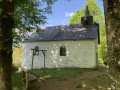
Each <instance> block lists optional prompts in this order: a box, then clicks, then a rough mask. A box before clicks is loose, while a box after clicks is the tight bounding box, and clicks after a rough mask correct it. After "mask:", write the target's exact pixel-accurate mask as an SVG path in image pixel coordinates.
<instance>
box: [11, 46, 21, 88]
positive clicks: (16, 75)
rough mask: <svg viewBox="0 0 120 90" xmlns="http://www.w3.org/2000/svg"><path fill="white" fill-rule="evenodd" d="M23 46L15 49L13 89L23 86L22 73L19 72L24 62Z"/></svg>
mask: <svg viewBox="0 0 120 90" xmlns="http://www.w3.org/2000/svg"><path fill="white" fill-rule="evenodd" d="M22 52H23V46H22V47H19V48H14V49H13V65H12V86H13V90H14V89H15V90H16V89H17V90H18V87H21V86H22V73H21V72H18V68H19V67H20V66H21V64H22Z"/></svg>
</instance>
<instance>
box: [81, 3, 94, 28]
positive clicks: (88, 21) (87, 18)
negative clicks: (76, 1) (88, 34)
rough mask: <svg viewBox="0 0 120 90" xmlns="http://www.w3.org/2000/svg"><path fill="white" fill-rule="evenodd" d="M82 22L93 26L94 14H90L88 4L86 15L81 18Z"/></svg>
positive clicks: (84, 24)
mask: <svg viewBox="0 0 120 90" xmlns="http://www.w3.org/2000/svg"><path fill="white" fill-rule="evenodd" d="M81 24H82V25H83V26H92V25H93V16H91V15H90V13H89V9H88V4H87V5H86V11H85V16H84V17H82V18H81Z"/></svg>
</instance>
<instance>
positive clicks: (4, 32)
mask: <svg viewBox="0 0 120 90" xmlns="http://www.w3.org/2000/svg"><path fill="white" fill-rule="evenodd" d="M0 9H1V10H2V11H1V13H0V14H1V15H0V90H12V84H11V72H12V28H13V18H12V14H13V11H14V4H13V0H0Z"/></svg>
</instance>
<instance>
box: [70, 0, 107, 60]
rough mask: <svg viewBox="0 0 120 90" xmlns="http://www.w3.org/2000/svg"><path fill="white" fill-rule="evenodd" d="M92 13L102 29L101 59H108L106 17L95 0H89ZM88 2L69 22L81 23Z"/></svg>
mask: <svg viewBox="0 0 120 90" xmlns="http://www.w3.org/2000/svg"><path fill="white" fill-rule="evenodd" d="M86 4H88V7H89V11H90V14H91V15H92V16H93V20H94V22H97V23H99V26H100V27H99V29H100V40H101V41H100V45H99V47H98V48H99V59H100V60H104V61H106V60H107V44H106V31H105V19H104V15H103V13H102V11H101V10H100V6H98V4H97V2H96V1H95V0H87V2H86ZM86 4H85V6H84V7H83V9H81V10H77V12H76V13H75V14H74V15H73V16H72V18H70V19H69V24H75V23H81V17H83V16H84V14H85V10H86Z"/></svg>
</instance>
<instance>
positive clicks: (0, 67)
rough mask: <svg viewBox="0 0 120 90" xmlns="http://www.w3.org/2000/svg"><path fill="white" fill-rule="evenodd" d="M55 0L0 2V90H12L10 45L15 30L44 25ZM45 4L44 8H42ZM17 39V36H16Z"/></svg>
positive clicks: (3, 0) (1, 0)
mask: <svg viewBox="0 0 120 90" xmlns="http://www.w3.org/2000/svg"><path fill="white" fill-rule="evenodd" d="M55 1H56V0H41V1H39V0H0V90H12V85H11V72H12V43H13V38H14V37H16V34H15V33H14V30H15V28H18V29H19V30H22V29H25V27H26V26H30V25H31V26H32V25H38V24H44V23H46V21H45V20H46V19H47V17H46V16H45V14H50V13H51V5H52V4H53V3H54V2H55ZM43 4H45V6H46V7H45V8H44V7H43V6H42V5H43ZM17 37H18V36H17Z"/></svg>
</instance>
